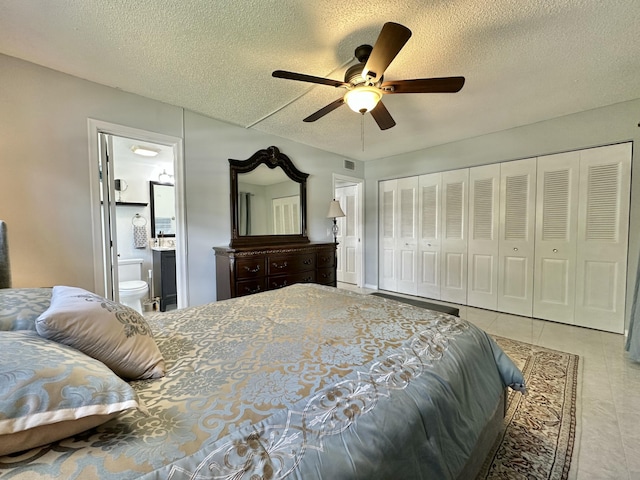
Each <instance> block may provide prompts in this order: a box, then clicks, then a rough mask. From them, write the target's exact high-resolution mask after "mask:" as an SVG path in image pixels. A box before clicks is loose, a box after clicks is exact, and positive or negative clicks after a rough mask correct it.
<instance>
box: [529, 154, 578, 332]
mask: <svg viewBox="0 0 640 480" xmlns="http://www.w3.org/2000/svg"><path fill="white" fill-rule="evenodd" d="M579 181H580V152H567V153H561V154H557V155H547V156H544V157H538V172H537V188H536V190H537V195H536V243H535V270H534V271H535V278H534V286H533V316H534V317H536V318H543V319H546V320H554V321H557V322H562V323H568V324H573V311H574V301H575V270H576V233H577V230H576V226H577V217H578V193H579V192H578V183H579Z"/></svg>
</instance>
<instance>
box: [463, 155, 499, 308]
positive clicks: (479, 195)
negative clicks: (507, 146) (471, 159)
mask: <svg viewBox="0 0 640 480" xmlns="http://www.w3.org/2000/svg"><path fill="white" fill-rule="evenodd" d="M499 212H500V164H499V163H496V164H493V165H485V166H482V167H474V168H471V169H469V247H468V256H469V258H468V262H469V267H468V268H469V274H468V277H469V278H468V292H467V304H468V305H471V306H474V307H480V308H487V309H490V310H495V309H496V308H497V307H498V263H499V262H498V253H499V247H500V242H499V235H498V232H499V228H500V215H499Z"/></svg>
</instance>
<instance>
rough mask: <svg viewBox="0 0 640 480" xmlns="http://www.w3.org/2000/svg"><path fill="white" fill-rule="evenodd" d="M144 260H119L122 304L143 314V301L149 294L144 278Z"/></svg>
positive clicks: (119, 289)
mask: <svg viewBox="0 0 640 480" xmlns="http://www.w3.org/2000/svg"><path fill="white" fill-rule="evenodd" d="M142 262H143V259H142V258H126V259H119V260H118V282H119V283H118V296H119V297H120V303H121V304H123V305H126V306H127V307H131V308H133V309H134V310H135V311H136V312H139V313H142V299H143V298H146V296H147V294H148V292H149V286H148V285H147V282H145V281H144V280H141V278H142Z"/></svg>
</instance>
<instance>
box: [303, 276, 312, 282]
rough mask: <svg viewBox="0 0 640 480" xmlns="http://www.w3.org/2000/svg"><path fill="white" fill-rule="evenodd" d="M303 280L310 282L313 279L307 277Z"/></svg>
mask: <svg viewBox="0 0 640 480" xmlns="http://www.w3.org/2000/svg"><path fill="white" fill-rule="evenodd" d="M304 281H305V282H311V281H313V277H307V278H305V279H304Z"/></svg>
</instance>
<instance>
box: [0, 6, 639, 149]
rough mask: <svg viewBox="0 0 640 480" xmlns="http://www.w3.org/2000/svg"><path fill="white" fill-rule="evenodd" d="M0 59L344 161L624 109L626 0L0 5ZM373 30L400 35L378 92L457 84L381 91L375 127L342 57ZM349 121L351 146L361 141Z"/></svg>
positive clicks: (635, 77)
mask: <svg viewBox="0 0 640 480" xmlns="http://www.w3.org/2000/svg"><path fill="white" fill-rule="evenodd" d="M0 12H2V13H1V14H0V52H1V53H4V54H7V55H10V56H14V57H18V58H21V59H24V60H28V61H30V62H33V63H37V64H40V65H44V66H46V67H49V68H52V69H55V70H59V71H62V72H65V73H68V74H71V75H75V76H78V77H81V78H84V79H88V80H91V81H94V82H98V83H101V84H104V85H108V86H111V87H115V88H119V89H122V90H125V91H128V92H133V93H136V94H140V95H143V96H145V97H149V98H153V99H157V100H160V101H163V102H166V103H170V104H173V105H179V106H183V107H185V108H187V109H189V110H193V111H195V112H199V113H202V114H204V115H207V116H210V117H213V118H216V119H219V120H223V121H226V122H229V123H232V124H235V125H239V126H242V127H246V128H252V129H256V130H259V131H262V132H266V133H270V134H274V135H278V136H281V137H285V138H288V139H291V140H294V141H297V142H300V143H303V144H307V145H312V146H315V147H318V148H321V149H323V150H326V151H330V152H335V153H337V154H339V155H342V156H344V157H348V158H352V159H360V160H367V159H373V158H381V157H388V156H392V155H396V154H400V153H404V152H408V151H414V150H419V149H423V148H426V147H430V146H433V145H438V144H443V143H447V142H452V141H456V140H460V139H463V138H469V137H474V136H478V135H483V134H486V133H490V132H494V131H499V130H504V129H508V128H511V127H515V126H520V125H526V124H530V123H534V122H539V121H542V120H546V119H549V118H554V117H558V116H562V115H566V114H570V113H574V112H579V111H584V110H589V109H593V108H597V107H600V106H604V105H610V104H614V103H618V102H623V101H626V100H631V99H636V98H640V42H639V41H638V26H639V25H640V1H638V0H491V1H487V0H457V1H452V0H368V1H363V0H358V1H356V0H340V1H331V0H314V1H311V0H215V1H214V0H181V1H162V0H136V1H132V0H56V1H51V0H0ZM387 21H393V22H397V23H401V24H403V25H405V26H407V27H409V28H410V29H411V30H412V32H413V36H412V37H411V38H410V39H409V41H408V43H407V45H406V46H405V47H404V48H403V50H402V51H401V52H400V54H399V55H398V56H397V57H396V59H395V60H394V62H393V63H392V64H391V65H390V66H389V68H388V69H387V72H386V74H385V79H386V80H397V79H411V78H425V77H441V76H457V75H462V76H464V77H466V84H465V86H464V88H463V89H462V91H461V92H459V93H455V94H406V95H389V96H386V97H385V99H384V103H385V105H386V107H387V108H388V110H389V111H390V113H391V114H392V116H393V117H394V119H395V120H396V122H397V125H396V126H395V127H394V128H392V129H390V130H387V131H380V130H379V129H378V127H377V125H376V124H375V123H374V121H373V119H372V118H371V116H370V115H366V116H365V117H364V119H362V118H361V117H360V116H359V114H357V113H354V112H352V111H350V110H349V109H348V107H346V106H342V107H340V108H339V109H338V110H336V111H334V112H332V113H330V114H328V115H327V116H325V117H324V118H322V119H320V120H318V121H317V122H315V123H303V122H302V119H303V118H305V117H307V116H308V115H310V114H311V113H313V112H315V111H316V110H318V109H319V108H321V107H323V106H325V105H326V104H328V103H330V102H332V101H334V100H336V99H337V98H339V97H340V96H341V92H343V90H341V89H335V88H334V87H329V86H321V85H312V84H307V83H302V82H295V81H291V80H283V79H276V78H272V77H271V72H272V71H273V70H277V69H282V70H290V71H295V72H300V73H306V74H309V75H315V76H323V77H331V78H334V79H338V80H342V79H343V74H344V70H346V67H347V66H348V65H351V64H353V63H356V62H355V59H354V58H353V51H354V49H355V48H356V47H357V46H358V45H361V44H364V43H368V44H373V43H374V42H375V40H376V38H377V36H378V33H379V32H380V29H381V28H382V25H383V24H384V23H385V22H387ZM361 120H364V150H363V141H362V139H363V137H362V135H361Z"/></svg>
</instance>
